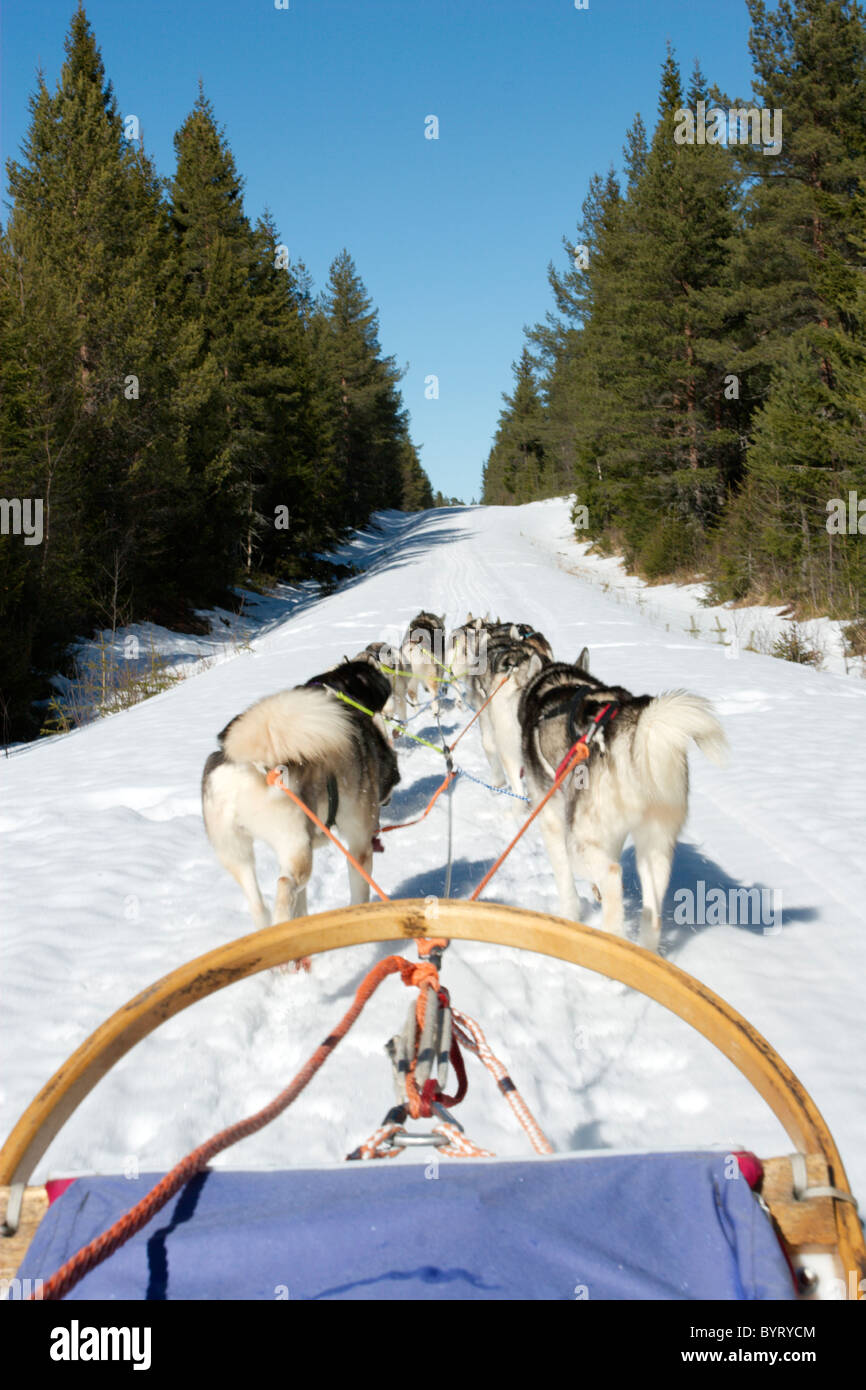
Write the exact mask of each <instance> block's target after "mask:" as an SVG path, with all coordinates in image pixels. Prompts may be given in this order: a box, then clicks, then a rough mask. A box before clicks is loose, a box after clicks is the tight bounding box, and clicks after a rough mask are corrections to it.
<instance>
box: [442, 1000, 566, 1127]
mask: <svg viewBox="0 0 866 1390" xmlns="http://www.w3.org/2000/svg"><path fill="white" fill-rule="evenodd" d="M451 1013H452V1016H453V1019H454V1027H455V1032H456V1034H457V1037H458V1038H459V1040H460V1042H461V1043H462V1044H463V1046H464V1047H467V1048H468V1049H469V1051H470V1052H474V1053H475V1056H476V1057H479V1058H480V1059H481V1061H482V1062H483V1063H484V1065H485V1067H486V1068H487V1070H488V1071H489V1072H490V1073H491V1075H492V1076H493V1078H494V1079H495V1081H496V1084H497V1086H498V1087H499V1089H500V1091H501V1092H502V1094H503V1095H504V1097H505V1099H506V1100H507V1101H508V1104H509V1105H510V1106H511V1109H512V1110H513V1111H514V1113H515V1115H516V1116H517V1118H518V1120H519V1121H520V1123H521V1125H522V1126H523V1128H524V1129H525V1130H526V1133H527V1134H528V1135H529V1142H530V1143H531V1145H532V1147H533V1148H534V1149H535V1152H536V1153H539V1154H552V1153H553V1145H552V1144H551V1142H550V1140H549V1139H548V1138H547V1135H546V1134H545V1133H544V1131H543V1130H542V1128H541V1126H540V1125H539V1123H538V1121H537V1120H536V1118H535V1116H534V1115H533V1113H532V1111H531V1110H530V1108H529V1106H528V1105H527V1104H526V1101H525V1100H524V1099H523V1096H522V1095H521V1094H520V1092H519V1091H518V1089H517V1087H516V1086H515V1084H514V1082H513V1081H512V1080H511V1077H510V1076H509V1075H508V1072H507V1071H506V1069H505V1067H504V1066H503V1064H502V1062H500V1060H499V1058H498V1057H495V1056H494V1055H493V1053H492V1052H491V1050H490V1046H489V1044H488V1042H487V1039H486V1038H485V1036H484V1034H483V1032H482V1031H481V1028H480V1027H479V1025H478V1024H477V1023H476V1022H475V1020H474V1019H473V1018H469V1017H468V1015H467V1014H462V1013H461V1012H460V1010H459V1009H454V1008H452V1010H451Z"/></svg>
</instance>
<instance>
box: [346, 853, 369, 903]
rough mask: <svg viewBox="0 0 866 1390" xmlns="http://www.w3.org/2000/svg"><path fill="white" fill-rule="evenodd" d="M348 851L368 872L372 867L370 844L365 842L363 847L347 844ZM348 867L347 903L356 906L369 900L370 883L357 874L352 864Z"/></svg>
mask: <svg viewBox="0 0 866 1390" xmlns="http://www.w3.org/2000/svg"><path fill="white" fill-rule="evenodd" d="M349 851H350V853H351V854H353V855H354V857H355V858H356V859H357V861H358V863H359V864H360V865H361V867H362V868H363V869H365V870H366V871H367V873H368V874H369V873H370V872H371V871H372V868H373V849H372V845H371V844H369V843H368V844H366V845H365V846H364V847H363V848H361V847H359V846H355V845H352V844H351V842H350V844H349ZM348 869H349V903H350V905H351V906H352V907H358V906H360V905H361V904H362V903H368V902H369V901H370V885H369V883H368V882H367V880H366V879H365V878H364V876H363V874H359V873H358V870H357V869H356V868H355V866H354V864H349V865H348Z"/></svg>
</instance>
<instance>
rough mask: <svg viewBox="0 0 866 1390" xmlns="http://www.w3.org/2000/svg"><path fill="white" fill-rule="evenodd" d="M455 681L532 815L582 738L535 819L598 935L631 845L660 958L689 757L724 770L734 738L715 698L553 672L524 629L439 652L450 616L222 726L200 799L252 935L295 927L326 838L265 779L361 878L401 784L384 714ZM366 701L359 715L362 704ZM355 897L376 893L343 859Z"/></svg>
mask: <svg viewBox="0 0 866 1390" xmlns="http://www.w3.org/2000/svg"><path fill="white" fill-rule="evenodd" d="M453 679H456V681H457V682H459V684H460V685H461V686H462V687H463V690H464V691H465V701H464V699H463V697H462V696H458V703H459V704H460V705H463V706H464V707H465V703H466V701H468V704H469V705H470V707H472V708H474V709H476V710H478V709H480V708H481V706H482V705H484V702H485V701H488V700H489V703H488V704H486V705H485V706H484V708H483V709H482V710H481V713H480V715H479V719H478V723H479V726H480V729H481V738H482V742H483V746H484V751H485V753H486V755H487V759H488V762H489V763H490V768H491V773H492V778H493V781H494V783H496V784H497V785H499V786H506V785H507V786H508V787H509V788H510V790H511V791H513V792H515V793H516V794H518V795H522V794H524V787H525V792H526V794H528V797H529V801H530V803H531V806H532V807H534V806H537V805H538V803H539V801H541V799H542V798H543V797H544V795H545V793H546V792H548V791H549V790H550V787H551V786H552V784H553V782H554V780H555V778H556V775H557V769H558V768H560V766H561V765H562V763H563V761H564V760H565V759H566V758H567V757H568V755H569V752H570V750H572V749H573V747H574V745H575V744H576V743H577V741H578V740H579V739H581V738H582V737H584V736H587V735H589V734H590V731H591V730H592V737H591V742H590V748H589V757H588V759H587V761H586V762H584V763H582V764H580V765H579V766H578V767H577V769H576V771H575V772H574V773H572V774H570V775H569V776H568V777H567V778H566V780H565V781H564V782H563V784H562V786H561V787H560V789H559V790H558V791H557V792H556V793H555V794H554V796H552V797H551V798H550V800H549V801H548V802H547V804H546V805H545V807H544V808H543V810H542V811H541V813H540V815H539V817H538V823H539V825H540V827H541V831H542V835H543V837H544V843H545V846H546V849H547V853H548V856H549V858H550V862H551V866H552V868H553V873H554V876H555V879H556V886H557V891H558V894H559V904H560V910H561V913H562V915H563V916H564V917H568V918H571V919H572V920H579V919H580V917H581V915H582V914H581V901H580V898H579V896H578V894H577V891H576V888H575V877H578V878H580V879H583V880H588V881H589V883H591V884H592V886H593V892H594V894H595V896H596V897H597V898H598V899H600V901H601V904H602V925H603V927H604V928H605V930H607V931H610V932H616V933H620V934H621V933H623V931H624V922H623V902H622V871H621V869H620V856H621V854H622V850H623V846H624V844H625V841H626V838H627V837H628V836H629V835H631V836H632V839H633V841H634V847H635V856H636V862H637V872H638V876H639V878H640V885H641V897H642V911H641V922H640V937H639V940H640V943H641V945H643V946H646V947H649V948H650V949H652V950H655V949H657V947H658V942H659V933H660V928H661V910H662V904H663V901H664V896H665V892H666V890H667V887H668V881H669V879H670V872H671V863H672V860H673V854H674V847H675V845H676V842H677V838H678V836H679V833H680V831H681V829H682V827H683V824H684V823H685V819H686V815H687V812H688V758H687V753H688V746H689V743H690V741H694V742H695V743H696V744H697V746H698V748H700V750H701V752H703V753H704V754H705V755H706V756H707V757H708V758H710V759H711V760H712V761H713V762H716V763H722V762H723V761H724V758H725V754H726V751H727V742H726V739H725V735H724V732H723V730H722V727H721V725H720V724H719V721H718V719H717V718H716V716H715V714H714V713H713V710H712V706H711V705H710V704H709V702H708V701H707V700H705V699H703V698H702V697H701V696H699V695H690V694H688V693H686V692H685V691H673V692H671V693H669V694H664V695H657V696H652V695H633V694H631V692H630V691H628V690H625V689H624V688H623V687H622V686H619V685H606V684H605V683H604V681H602V680H600V679H599V678H598V677H596V676H594V675H591V674H590V671H589V654H588V652H587V649H586V648H584V649H583V651H582V652H581V653H580V655H579V657H578V659H577V661H575V662H573V663H571V662H565V661H555V660H554V658H553V652H552V650H551V647H550V644H549V643H548V642H547V640H546V639H545V638H544V637H543V636H542V634H541V633H540V632H537V631H535V630H534V629H533V628H532V627H530V626H528V625H527V624H517V623H503V622H499V621H498V620H497V621H496V622H492V621H490V620H489V619H487V618H473V616H472V614H471V613H470V614H469V615H468V617H467V620H466V622H465V623H464V624H463V625H462V626H461V627H459V628H457V629H456V630H454V631H453V632H452V633H451V636H450V639H448V640H447V641H446V632H445V620H444V618H441V617H437V616H436V615H435V614H432V613H419V614H418V616H417V617H416V618H415V619H414V620H413V621H412V622H411V623H410V624H409V629H408V631H407V633H406V636H405V638H404V640H403V642H402V644H401V645H400V646H399V647H397V648H393V647H389V646H388V645H387V644H385V643H372V644H371V645H370V646H368V647H367V648H366V649H365V650H364V651H363V652H360V653H359V654H358V655H357V656H356V657H355V658H354V659H353V660H352V661H348V660H346V661H344V662H342V663H341V664H340V665H339V666H336V667H334V669H333V670H330V671H325V672H323V673H322V674H321V675H319V676H315V677H313V679H312V680H309V681H307V683H306V684H305V685H301V686H297V687H296V688H295V689H293V690H283V691H280V692H279V693H278V694H276V695H268V696H266V697H265V698H264V699H263V700H259V701H257V703H256V704H254V705H251V706H250V708H249V709H247V710H245V711H244V713H243V714H239V715H238V716H237V717H236V718H235V719H233V720H232V721H231V723H229V724H227V725H226V727H225V728H224V729H223V731H222V733H221V734H220V735H219V744H220V748H219V751H218V752H215V753H212V754H211V755H210V757H209V758H208V760H207V762H206V763H205V768H204V775H203V778H202V806H203V812H204V822H205V827H206V829H207V834H208V837H209V839H210V841H211V844H212V845H213V847H214V849H215V850H216V853H217V855H218V856H219V859H220V862H221V863H222V864H223V866H224V867H225V868H226V869H227V870H228V871H229V873H230V874H232V875H233V876H234V878H235V879H237V882H238V883H239V884H240V887H241V888H242V890H243V892H244V894H245V896H246V898H247V902H248V903H249V906H250V910H251V912H252V915H253V918H254V920H255V923H256V926H257V927H263V926H267V925H268V923H269V921H272V922H275V923H276V922H281V921H284V920H286V919H287V918H290V917H300V916H303V915H304V914H305V913H306V911H307V901H306V889H307V883H308V882H309V879H310V874H311V872H312V864H313V850H314V849H315V848H316V847H317V846H319V845H322V844H324V843H325V836H324V835H323V834H322V833H321V831H320V830H318V828H317V827H316V826H315V825H314V824H313V822H312V821H311V820H309V818H308V817H307V816H306V815H305V814H304V812H303V811H302V810H301V809H300V807H298V806H297V804H296V803H295V802H294V801H292V800H291V798H290V797H288V796H286V795H285V794H284V793H283V792H282V791H281V790H280V788H279V786H273V785H269V784H268V782H267V774H268V772H269V771H271V770H272V769H274V768H280V769H281V776H282V781H283V784H284V785H285V786H288V787H289V788H291V790H292V791H293V792H294V793H295V794H296V795H297V796H298V797H299V798H300V799H301V800H302V801H303V802H304V803H305V804H306V805H307V806H308V807H309V809H310V810H311V811H313V812H314V814H315V815H316V816H317V817H318V818H319V820H321V821H322V822H323V823H324V824H325V825H327V826H328V828H329V829H330V828H331V827H333V828H334V832H335V834H336V835H337V837H338V838H339V839H340V840H341V841H342V842H343V844H344V845H345V846H346V848H347V849H348V850H349V852H350V854H351V855H352V856H353V857H354V858H355V859H356V860H357V861H358V863H359V864H360V865H361V866H362V867H363V868H364V870H365V871H366V872H367V873H370V871H371V867H372V861H373V850H374V844H375V841H376V837H377V836H378V833H379V811H380V807H382V806H385V805H387V804H388V801H389V799H390V796H391V792H392V791H393V789H394V787H395V786H396V785H397V783H398V782H399V780H400V773H399V770H398V766H397V758H396V756H395V754H394V750H393V747H392V741H391V739H390V738H389V735H388V724H387V722H386V719H387V718H392V719H396V720H399V721H401V722H404V721H405V720H406V718H407V714H408V705H409V703H412V704H415V703H417V702H418V698H419V695H420V693H421V691H422V687H423V689H424V690H426V691H427V692H428V693H429V695H430V697H431V699H432V700H434V701H435V700H436V698H437V695H438V692H439V690H440V688H441V685H442V684H444V683H446V682H449V681H452V680H453ZM359 707H361V708H359ZM255 840H264V841H265V842H266V843H267V844H269V845H270V846H271V848H272V849H273V851H274V853H275V854H276V856H277V859H278V861H279V877H278V881H277V890H276V896H275V899H274V906H273V911H272V913H271V914H270V915H269V914H268V910H267V908H266V906H265V903H264V900H263V898H262V894H261V891H260V888H259V884H258V880H257V878H256V871H255V858H254V852H253V844H254V841H255ZM349 893H350V902H351V903H352V904H357V903H364V902H367V901H368V898H369V885H368V884H367V881H366V879H364V877H363V876H362V875H361V874H359V873H358V871H357V870H356V869H355V868H354V867H353V866H352V865H351V864H350V865H349Z"/></svg>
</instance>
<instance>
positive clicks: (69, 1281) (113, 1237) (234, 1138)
mask: <svg viewBox="0 0 866 1390" xmlns="http://www.w3.org/2000/svg"><path fill="white" fill-rule="evenodd" d="M398 972H399V974H400V976H401V978H402V980H403V983H404V985H408V986H410V987H411V986H415V987H416V988H418V989H420V990H424V989H425V986H427V985H431V986H432V987H433V988H434V989H438V987H439V974H438V971H437V970H436V967H435V966H434V965H432V964H431V963H430V962H429V961H417V962H413V961H409V960H406V959H404V957H403V956H386V957H385V959H384V960H382V961H379V962H378V964H377V965H374V966H373V968H372V970H370V971H369V972H368V974H367V975H366V976H365V978H364V979H363V980H362V981H361V984H360V985H359V987H358V990H357V992H356V994H355V999H354V1002H353V1003H352V1006H351V1008H350V1009H349V1010H348V1012H347V1013H346V1014H344V1016H343V1018H342V1019H341V1020H340V1022H339V1023H338V1024H337V1027H336V1028H335V1029H334V1030H333V1032H332V1033H329V1034H328V1036H327V1037H326V1038H325V1041H324V1042H323V1043H321V1044H320V1045H319V1047H317V1048H316V1051H315V1052H314V1053H313V1055H312V1057H310V1059H309V1061H308V1062H307V1063H306V1064H305V1065H304V1066H303V1067H302V1068H301V1070H300V1071H299V1072H298V1074H297V1076H296V1077H295V1079H294V1081H292V1082H291V1084H290V1085H288V1086H287V1087H286V1089H285V1090H284V1091H281V1092H280V1094H279V1095H278V1096H277V1097H276V1098H275V1099H274V1100H272V1101H271V1102H270V1104H269V1105H266V1106H265V1107H264V1109H262V1110H259V1111H257V1112H256V1114H255V1115H250V1116H249V1118H248V1119H246V1120H240V1121H238V1123H237V1124H234V1125H230V1126H229V1127H228V1129H224V1130H221V1131H220V1133H219V1134H215V1135H214V1136H213V1138H211V1139H208V1140H207V1141H206V1142H205V1143H204V1144H201V1145H199V1147H198V1148H197V1149H193V1151H192V1153H190V1154H187V1156H186V1158H183V1159H181V1161H180V1163H178V1164H176V1165H175V1167H174V1168H172V1170H171V1172H169V1173H167V1174H166V1175H165V1177H164V1178H162V1179H161V1180H160V1181H159V1182H158V1183H157V1184H156V1186H155V1187H153V1188H151V1190H150V1192H148V1193H147V1195H146V1196H145V1197H142V1199H141V1201H140V1202H137V1203H136V1204H135V1206H134V1207H131V1208H130V1210H129V1211H127V1212H125V1213H124V1214H123V1216H121V1217H119V1218H118V1220H117V1221H115V1223H114V1225H113V1226H110V1227H109V1228H108V1230H107V1231H104V1232H103V1234H102V1235H101V1236H97V1237H96V1239H95V1240H92V1241H90V1243H89V1244H88V1245H85V1246H84V1247H83V1249H81V1250H79V1251H78V1253H77V1254H76V1255H73V1256H72V1258H71V1259H69V1260H67V1261H66V1263H65V1264H64V1265H61V1267H60V1269H58V1271H57V1273H56V1274H52V1276H51V1278H50V1279H49V1280H47V1282H46V1283H45V1285H44V1287H43V1289H42V1293H41V1297H42V1298H43V1299H55V1300H56V1299H61V1298H64V1297H65V1295H66V1294H67V1293H69V1292H70V1290H71V1289H73V1288H75V1285H76V1284H78V1283H79V1281H80V1280H81V1279H83V1278H84V1276H85V1274H87V1273H89V1271H90V1270H91V1269H95V1268H96V1266H97V1265H100V1264H102V1262H103V1260H106V1259H108V1257H109V1255H113V1254H114V1252H115V1250H118V1249H119V1248H120V1246H121V1245H124V1244H125V1243H126V1241H128V1240H129V1239H130V1238H131V1237H132V1236H134V1235H135V1234H136V1232H138V1231H140V1230H141V1228H142V1227H143V1226H146V1225H147V1223H148V1222H149V1221H150V1220H152V1218H153V1217H154V1216H155V1215H156V1213H157V1212H158V1211H160V1210H161V1209H162V1208H163V1207H164V1206H165V1205H166V1203H167V1202H169V1201H171V1198H172V1197H173V1196H174V1194H175V1193H176V1192H178V1191H179V1190H180V1188H182V1187H183V1186H184V1185H185V1184H186V1183H188V1182H189V1180H190V1178H193V1177H194V1176H195V1174H196V1173H200V1172H201V1171H202V1169H203V1168H205V1167H206V1166H207V1164H208V1163H209V1162H210V1160H211V1159H212V1158H214V1157H215V1156H216V1155H217V1154H218V1153H222V1151H223V1150H224V1149H228V1148H230V1147H231V1146H232V1144H237V1143H238V1142H239V1141H240V1140H241V1139H246V1138H248V1137H249V1136H250V1135H251V1134H255V1133H257V1131H258V1130H260V1129H263V1128H264V1126H265V1125H266V1124H269V1123H270V1122H271V1120H274V1119H276V1117H277V1116H278V1115H281V1114H282V1112H283V1111H284V1110H286V1109H287V1108H288V1107H289V1106H290V1105H291V1104H292V1102H293V1101H295V1100H297V1098H298V1096H299V1095H300V1093H301V1091H303V1089H304V1087H305V1086H306V1085H307V1084H308V1083H309V1082H310V1081H312V1079H313V1077H314V1076H315V1074H316V1072H317V1071H318V1070H319V1068H320V1067H321V1066H322V1064H323V1062H325V1061H326V1060H327V1058H328V1057H330V1055H331V1053H332V1052H333V1051H334V1048H335V1047H336V1046H337V1043H339V1042H340V1041H341V1040H342V1039H343V1038H344V1037H345V1036H346V1034H347V1033H348V1031H349V1029H350V1028H351V1026H352V1024H353V1023H354V1022H355V1020H356V1019H357V1017H358V1015H359V1014H360V1013H361V1010H362V1009H363V1008H364V1005H365V1004H366V1003H367V1001H368V999H369V998H370V997H371V995H373V994H374V993H375V991H376V990H377V989H378V987H379V985H380V984H381V983H382V981H383V980H384V979H386V978H387V977H388V976H389V975H395V974H397V973H398Z"/></svg>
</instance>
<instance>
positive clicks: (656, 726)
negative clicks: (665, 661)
mask: <svg viewBox="0 0 866 1390" xmlns="http://www.w3.org/2000/svg"><path fill="white" fill-rule="evenodd" d="M690 739H693V740H694V742H695V743H696V744H697V746H698V747H699V748H700V750H701V752H702V753H703V754H704V755H705V756H706V757H708V758H709V759H710V761H711V762H714V763H718V764H720V765H721V764H723V763H724V762H725V760H726V757H727V753H728V740H727V739H726V737H725V731H724V729H723V728H722V726H721V724H720V723H719V721H718V719H717V718H716V716H715V714H714V713H713V707H712V705H711V704H710V702H709V700H705V699H704V698H703V697H702V696H701V695H689V694H688V692H687V691H685V690H673V691H670V692H669V693H668V694H666V695H659V696H657V697H656V698H655V699H654V700H651V701H650V703H649V704H648V705H647V706H646V708H645V709H644V710H643V711H642V712H641V715H640V718H639V719H638V723H637V728H636V730H635V739H634V754H635V759H636V761H637V764H638V767H639V768H640V770H641V772H642V773H643V775H644V776H645V777H646V778H647V781H648V782H649V783H650V785H651V786H653V787H654V789H655V790H656V792H657V793H660V794H661V797H662V799H664V800H674V799H676V798H677V797H678V796H679V795H680V794H681V789H684V788H685V786H687V777H688V763H687V759H686V753H687V750H688V744H689V740H690Z"/></svg>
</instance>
